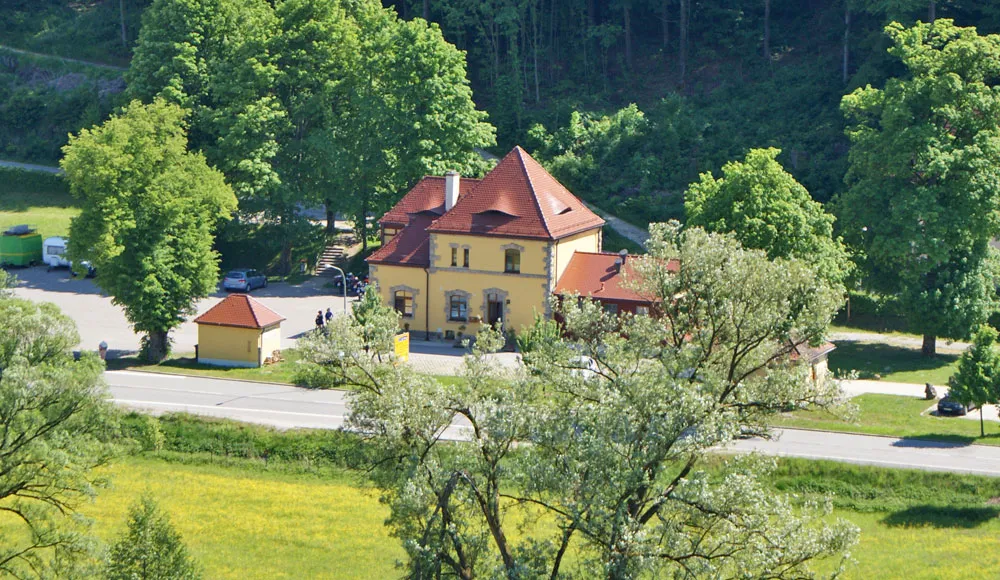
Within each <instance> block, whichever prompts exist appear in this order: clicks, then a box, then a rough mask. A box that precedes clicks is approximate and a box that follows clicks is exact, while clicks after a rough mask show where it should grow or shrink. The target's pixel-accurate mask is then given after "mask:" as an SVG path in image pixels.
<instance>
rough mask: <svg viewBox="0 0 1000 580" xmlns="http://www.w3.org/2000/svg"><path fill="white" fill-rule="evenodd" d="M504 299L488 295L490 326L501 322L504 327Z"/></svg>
mask: <svg viewBox="0 0 1000 580" xmlns="http://www.w3.org/2000/svg"><path fill="white" fill-rule="evenodd" d="M503 306H504V304H503V297H502V296H500V295H499V294H494V293H490V294H487V295H486V322H487V323H489V325H490V326H493V325H494V324H495V323H497V322H499V323H500V326H503Z"/></svg>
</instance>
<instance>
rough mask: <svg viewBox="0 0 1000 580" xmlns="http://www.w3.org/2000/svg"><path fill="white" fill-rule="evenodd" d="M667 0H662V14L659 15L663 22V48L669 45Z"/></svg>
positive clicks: (668, 7) (668, 8)
mask: <svg viewBox="0 0 1000 580" xmlns="http://www.w3.org/2000/svg"><path fill="white" fill-rule="evenodd" d="M669 4H670V2H669V0H663V9H662V12H663V16H662V17H661V19H662V22H663V48H667V47H668V46H670V25H669V23H668V22H667V14H669V10H670V6H669Z"/></svg>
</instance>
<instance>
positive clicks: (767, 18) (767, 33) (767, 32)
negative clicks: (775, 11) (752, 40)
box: [764, 0, 771, 63]
mask: <svg viewBox="0 0 1000 580" xmlns="http://www.w3.org/2000/svg"><path fill="white" fill-rule="evenodd" d="M764 58H765V59H766V60H767V62H768V63H770V62H771V0H764Z"/></svg>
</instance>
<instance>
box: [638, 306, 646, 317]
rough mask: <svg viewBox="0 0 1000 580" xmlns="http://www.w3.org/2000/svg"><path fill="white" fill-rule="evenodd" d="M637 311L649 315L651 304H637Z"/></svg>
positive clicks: (642, 314) (640, 314)
mask: <svg viewBox="0 0 1000 580" xmlns="http://www.w3.org/2000/svg"><path fill="white" fill-rule="evenodd" d="M635 313H636V314H637V315H639V316H649V306H636V307H635Z"/></svg>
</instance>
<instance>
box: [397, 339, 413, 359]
mask: <svg viewBox="0 0 1000 580" xmlns="http://www.w3.org/2000/svg"><path fill="white" fill-rule="evenodd" d="M396 358H398V359H399V360H401V361H403V362H406V361H408V360H410V333H409V332H404V333H403V334H397V335H396Z"/></svg>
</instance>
